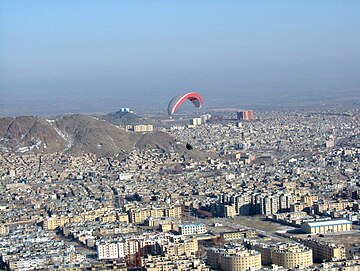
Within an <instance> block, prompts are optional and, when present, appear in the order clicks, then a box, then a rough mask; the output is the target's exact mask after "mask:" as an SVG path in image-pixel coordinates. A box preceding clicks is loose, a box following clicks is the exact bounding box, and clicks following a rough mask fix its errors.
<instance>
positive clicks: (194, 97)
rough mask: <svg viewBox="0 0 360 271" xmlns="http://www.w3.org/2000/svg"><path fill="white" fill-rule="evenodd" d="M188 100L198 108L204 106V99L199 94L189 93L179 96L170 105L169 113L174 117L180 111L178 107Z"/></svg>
mask: <svg viewBox="0 0 360 271" xmlns="http://www.w3.org/2000/svg"><path fill="white" fill-rule="evenodd" d="M186 100H190V101H191V102H192V103H193V104H194V105H195V106H196V108H201V106H202V104H203V99H202V97H201V95H200V94H199V93H196V92H189V93H186V94H183V95H178V96H176V97H174V98H172V100H171V101H170V103H169V105H168V113H169V115H172V114H174V113H175V111H176V110H177V109H178V107H179V106H180V105H181V104H182V103H183V102H184V101H186Z"/></svg>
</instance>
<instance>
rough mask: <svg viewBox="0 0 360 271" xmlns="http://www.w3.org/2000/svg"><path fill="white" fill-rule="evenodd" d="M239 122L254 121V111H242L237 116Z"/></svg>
mask: <svg viewBox="0 0 360 271" xmlns="http://www.w3.org/2000/svg"><path fill="white" fill-rule="evenodd" d="M236 116H237V119H238V120H254V111H253V110H242V111H239V112H237V114H236Z"/></svg>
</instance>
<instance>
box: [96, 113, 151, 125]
mask: <svg viewBox="0 0 360 271" xmlns="http://www.w3.org/2000/svg"><path fill="white" fill-rule="evenodd" d="M102 119H103V120H106V121H108V122H110V123H112V124H115V125H121V126H126V125H139V124H153V125H154V124H155V121H154V120H152V119H149V118H145V117H141V116H139V115H137V114H134V113H131V112H120V111H117V112H114V113H109V114H106V115H105V116H103V117H102Z"/></svg>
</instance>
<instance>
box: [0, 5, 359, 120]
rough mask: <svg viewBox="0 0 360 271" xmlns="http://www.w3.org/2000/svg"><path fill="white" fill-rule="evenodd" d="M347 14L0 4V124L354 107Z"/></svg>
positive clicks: (355, 24)
mask: <svg viewBox="0 0 360 271" xmlns="http://www.w3.org/2000/svg"><path fill="white" fill-rule="evenodd" d="M359 14H360V1H359V0H354V1H351V0H347V1H343V0H340V1H331V0H323V1H316V0H312V1H310V0H309V1H306V0H298V1H289V0H286V1H271V0H264V1H256V0H249V1H224V0H219V1H211V0H209V1H201V0H193V1H184V0H181V1H156V0H153V1H135V0H129V1H115V0H114V1H110V0H97V1H91V0H84V1H81V0H76V1H73V0H69V1H67V0H61V1H48V0H46V1H40V0H38V1H31V0H24V1H17V0H2V1H1V2H0V114H6V112H8V111H9V110H10V111H9V112H12V113H14V114H15V113H16V112H18V113H19V114H20V113H22V112H24V113H28V112H30V113H31V112H33V113H34V114H37V113H39V114H40V113H46V111H49V113H54V112H55V113H56V112H73V111H83V112H84V111H85V112H96V111H113V110H114V109H116V108H118V107H120V106H124V105H130V106H133V107H134V106H135V107H136V106H137V105H136V104H137V101H138V100H139V101H140V102H139V105H138V106H139V107H140V106H145V107H146V106H151V104H153V103H155V104H157V105H159V106H164V105H166V103H167V101H168V100H170V99H171V98H172V96H174V95H176V94H179V93H182V92H186V91H198V92H200V93H201V94H203V96H204V99H205V102H208V104H209V105H216V104H226V103H229V104H232V105H233V104H236V103H239V104H248V105H249V106H251V104H252V103H262V102H266V101H270V102H276V103H282V102H284V103H286V102H289V101H290V102H291V101H304V102H307V101H308V100H309V99H310V100H312V99H317V98H318V97H316V96H319V95H320V96H321V98H324V99H327V98H329V99H331V97H333V96H339V95H340V94H341V93H343V92H346V93H348V94H349V95H350V96H351V95H357V98H359V95H360V94H359V93H360V15H359ZM296 93H297V94H296ZM299 93H300V94H299ZM295 94H296V95H295ZM294 97H295V98H294ZM321 98H320V99H321ZM296 99H297V100H296ZM165 109H166V108H165V107H164V110H165ZM50 111H51V112H50ZM4 112H5V113H4Z"/></svg>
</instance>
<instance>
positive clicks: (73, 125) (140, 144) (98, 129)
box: [0, 114, 206, 159]
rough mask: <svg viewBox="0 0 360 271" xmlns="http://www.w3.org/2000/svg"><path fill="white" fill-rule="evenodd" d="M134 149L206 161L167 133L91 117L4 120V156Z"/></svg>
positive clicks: (0, 144)
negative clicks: (143, 130) (130, 129)
mask: <svg viewBox="0 0 360 271" xmlns="http://www.w3.org/2000/svg"><path fill="white" fill-rule="evenodd" d="M134 148H136V149H139V150H144V149H154V148H158V149H161V150H163V151H164V152H177V153H179V154H180V155H184V156H188V157H192V158H195V159H202V158H204V157H206V154H202V153H200V152H198V151H196V150H187V149H186V147H185V145H184V144H181V143H179V142H177V140H176V139H175V138H174V137H173V136H171V135H170V134H167V133H165V132H152V133H144V134H142V133H134V132H127V131H126V130H124V129H122V128H120V127H118V126H116V125H114V124H111V123H110V122H107V121H105V120H101V119H97V118H95V117H91V116H87V115H80V114H74V115H65V116H62V117H60V118H58V119H56V120H47V119H45V118H40V117H30V116H28V117H16V118H0V152H10V153H32V152H34V153H54V152H67V153H70V154H73V155H81V154H82V153H94V154H96V155H99V156H111V155H115V154H119V153H122V154H124V153H126V152H127V151H129V150H132V149H134Z"/></svg>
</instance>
